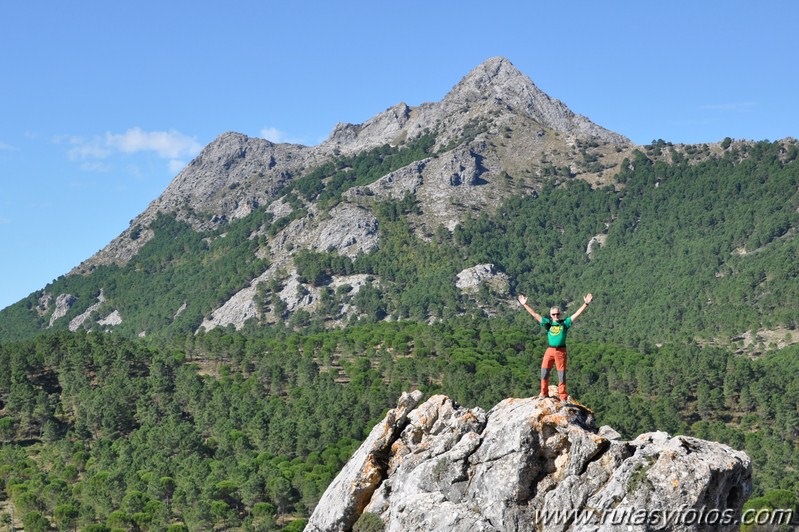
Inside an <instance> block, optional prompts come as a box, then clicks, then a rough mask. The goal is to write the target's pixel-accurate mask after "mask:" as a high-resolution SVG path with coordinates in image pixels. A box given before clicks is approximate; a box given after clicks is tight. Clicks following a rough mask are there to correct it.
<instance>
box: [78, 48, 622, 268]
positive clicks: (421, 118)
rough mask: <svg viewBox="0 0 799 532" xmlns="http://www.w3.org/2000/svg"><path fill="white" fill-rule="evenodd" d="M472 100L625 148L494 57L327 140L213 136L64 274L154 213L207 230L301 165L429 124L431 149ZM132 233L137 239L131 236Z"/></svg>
mask: <svg viewBox="0 0 799 532" xmlns="http://www.w3.org/2000/svg"><path fill="white" fill-rule="evenodd" d="M477 104H482V105H484V106H487V107H488V108H489V109H488V110H485V109H478V111H477V113H476V116H478V117H481V116H485V115H486V113H487V112H493V110H494V109H495V108H496V107H497V106H499V107H500V108H502V107H504V106H509V107H510V111H511V114H514V113H518V112H519V111H518V110H521V113H522V114H523V115H524V116H525V117H527V118H529V119H532V120H534V121H536V123H537V124H539V126H543V127H547V128H551V129H552V130H553V131H557V132H560V133H564V134H568V135H573V136H576V137H579V138H597V139H600V140H602V141H604V142H610V143H613V144H616V145H620V146H632V143H631V142H630V141H629V140H628V139H626V138H625V137H623V136H621V135H618V134H616V133H612V132H610V131H608V130H606V129H604V128H601V127H600V126H597V125H595V124H593V123H592V122H590V121H589V120H588V119H587V118H585V117H583V116H581V115H576V114H574V113H573V112H572V111H571V110H569V109H568V107H566V106H565V105H564V104H563V103H562V102H560V101H558V100H554V99H552V98H550V97H549V96H548V95H546V94H544V93H543V92H541V91H540V90H539V89H538V88H537V87H536V86H535V84H534V83H533V82H532V80H530V78H529V77H527V76H526V75H524V74H522V73H521V72H520V71H519V70H518V69H516V68H515V67H514V66H513V65H512V64H511V63H510V61H508V60H507V59H505V58H503V57H494V58H491V59H488V60H486V61H485V62H483V63H481V64H480V65H478V66H477V67H476V68H475V69H473V70H472V71H471V72H470V73H468V74H467V75H466V76H464V78H463V79H462V80H461V81H460V82H459V83H458V84H456V85H455V87H454V88H453V89H452V90H450V92H449V93H448V94H447V95H446V96H445V97H444V98H443V100H441V101H440V102H436V103H425V104H421V105H420V106H418V107H415V108H411V107H409V106H408V105H407V104H404V103H399V104H396V105H395V106H393V107H390V108H389V109H387V110H386V111H383V112H381V113H378V114H377V115H375V116H374V117H372V118H371V119H369V120H367V121H366V122H364V123H362V124H343V123H342V124H338V125H337V126H336V127H335V128H334V130H333V131H332V132H331V134H330V136H329V137H328V139H327V140H325V141H324V142H322V143H321V144H319V145H318V146H315V147H307V146H302V145H298V144H275V143H272V142H270V141H268V140H264V139H257V138H253V137H248V136H246V135H243V134H241V133H236V132H227V133H223V134H221V135H219V136H218V137H217V138H216V139H215V140H214V141H212V142H211V143H210V144H209V145H208V146H206V147H205V148H203V150H202V151H201V152H200V154H199V155H198V156H197V157H196V158H195V159H194V160H192V161H191V162H190V163H189V164H188V165H187V166H186V167H185V168H184V169H183V170H181V172H179V173H178V175H177V176H176V177H175V178H174V179H173V181H172V182H171V183H170V184H169V185H168V186H167V188H166V190H165V191H164V193H162V194H161V196H159V197H158V198H157V199H156V200H154V201H153V202H152V203H151V204H150V206H148V208H147V209H146V210H145V211H144V212H143V213H142V214H140V215H139V216H137V217H136V218H135V219H134V220H133V221H132V223H131V226H130V227H129V228H128V229H127V230H125V231H124V232H123V233H122V234H121V235H120V236H118V237H117V238H115V239H114V240H113V241H112V242H111V243H110V244H109V245H108V246H106V247H105V248H103V249H102V250H101V251H100V252H98V253H97V254H96V255H95V256H93V257H90V258H89V259H87V260H86V261H84V262H83V263H81V264H80V265H78V266H77V267H76V268H74V269H73V270H72V271H71V272H69V273H70V274H78V273H85V272H87V271H90V270H91V268H92V267H93V266H96V265H100V264H111V263H113V264H118V265H124V264H126V263H127V261H128V260H130V258H131V257H132V256H133V255H135V253H136V252H137V250H138V249H139V248H140V247H141V245H143V244H144V243H146V242H147V241H148V240H149V238H150V237H151V233H149V232H148V231H147V230H146V227H147V226H148V225H149V223H151V222H152V220H153V219H154V217H155V214H156V213H158V212H178V213H182V211H181V209H185V208H186V207H189V208H190V209H191V210H192V211H198V212H201V213H209V214H210V215H211V218H210V219H209V220H198V219H196V216H191V215H189V214H183V215H182V216H180V215H179V217H180V218H183V219H186V220H187V221H190V222H191V223H192V225H194V226H195V227H196V228H198V229H201V228H208V227H212V226H213V225H215V224H218V223H220V222H224V221H225V220H227V219H229V218H233V219H235V218H240V217H243V216H246V215H247V214H249V213H250V212H252V210H253V209H254V208H257V207H258V206H260V205H264V204H268V203H270V202H271V201H273V200H274V199H276V196H277V194H278V192H279V191H280V190H281V189H282V188H283V186H284V185H285V184H286V183H287V182H289V181H291V180H292V179H293V178H296V177H297V176H298V175H299V174H301V173H302V172H303V171H304V170H307V169H308V168H311V167H313V166H318V165H320V164H323V163H324V162H327V161H329V160H330V159H331V158H332V157H334V156H335V155H334V154H352V153H357V152H359V151H363V150H367V149H371V148H376V147H378V146H381V145H384V144H389V145H399V144H402V143H405V142H407V141H408V140H412V139H414V138H418V137H419V136H421V135H422V134H424V131H425V130H427V129H430V127H431V126H432V127H434V128H436V129H438V130H443V131H444V133H443V134H441V135H439V138H438V139H437V145H436V147H437V148H441V147H442V146H443V145H445V144H446V143H449V142H452V141H453V139H454V138H456V137H457V136H458V135H459V134H461V133H462V132H463V130H464V128H466V127H467V123H468V122H469V121H470V120H474V117H475V112H460V113H459V112H458V111H459V110H463V109H466V108H468V107H469V106H475V105H477ZM506 111H507V110H506ZM457 115H460V116H457ZM452 117H455V118H452ZM226 187H227V189H226ZM235 189H241V190H238V191H237V190H235ZM137 227H139V228H144V231H143V233H142V232H139V233H137V229H136V228H137ZM135 234H138V237H137V238H135V239H134V238H131V237H132V235H135Z"/></svg>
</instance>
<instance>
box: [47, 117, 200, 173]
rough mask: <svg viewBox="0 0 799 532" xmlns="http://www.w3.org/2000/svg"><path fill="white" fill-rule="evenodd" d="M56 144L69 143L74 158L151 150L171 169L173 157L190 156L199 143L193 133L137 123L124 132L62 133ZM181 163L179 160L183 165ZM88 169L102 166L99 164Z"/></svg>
mask: <svg viewBox="0 0 799 532" xmlns="http://www.w3.org/2000/svg"><path fill="white" fill-rule="evenodd" d="M54 142H56V143H58V144H67V145H69V146H71V148H70V149H69V152H68V155H69V158H70V160H73V161H98V160H102V159H108V158H109V157H112V156H114V155H116V154H136V153H145V152H149V153H153V154H155V155H156V156H157V157H159V158H161V159H169V160H170V162H169V168H170V170H171V169H173V168H174V167H175V164H174V163H175V161H176V160H178V159H180V158H181V157H193V156H195V155H196V154H197V153H199V151H200V149H201V148H202V146H201V145H200V143H199V142H197V140H196V139H195V138H194V137H189V136H188V135H185V134H183V133H181V132H179V131H175V130H174V129H171V130H169V131H144V130H143V129H141V128H139V127H134V128H131V129H128V130H127V131H125V132H124V133H111V132H107V133H105V135H96V136H94V137H90V138H86V137H81V136H61V137H57V138H55V139H54ZM182 164H183V163H181V166H182ZM84 167H86V168H87V169H95V170H105V169H106V167H105V166H103V165H100V164H97V165H95V166H94V167H92V166H91V165H88V166H87V165H86V164H84Z"/></svg>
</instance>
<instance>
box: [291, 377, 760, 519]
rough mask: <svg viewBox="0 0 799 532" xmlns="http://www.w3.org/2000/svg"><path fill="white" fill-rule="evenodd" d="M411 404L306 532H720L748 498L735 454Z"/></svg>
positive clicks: (435, 399) (553, 411) (574, 409)
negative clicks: (355, 529) (354, 530)
mask: <svg viewBox="0 0 799 532" xmlns="http://www.w3.org/2000/svg"><path fill="white" fill-rule="evenodd" d="M421 399H422V393H421V392H418V391H416V392H414V393H411V394H404V395H403V396H402V397H401V398H400V401H399V404H398V406H397V408H395V409H393V410H391V411H389V412H388V414H387V415H386V417H385V419H383V421H381V422H379V423H378V424H377V425H375V427H374V428H373V429H372V431H371V433H370V434H369V436H368V437H367V439H366V440H365V441H364V442H363V444H362V445H361V447H360V448H359V449H358V450H357V451H356V452H355V454H354V455H353V457H352V458H351V459H350V461H349V462H348V463H347V465H346V466H345V467H344V469H343V470H342V471H341V473H340V474H339V476H338V477H337V478H336V479H335V480H334V481H333V482H332V483H331V484H330V486H329V487H328V489H327V491H326V492H325V494H324V495H323V496H322V498H321V500H320V501H319V505H318V506H317V507H316V509H315V510H314V513H313V515H312V516H311V519H310V521H309V522H308V525H307V527H306V530H308V531H311V532H321V531H325V532H332V531H343V530H350V529H352V528H353V526H354V525H356V523H357V524H358V528H360V529H363V530H367V529H368V530H378V529H383V530H426V531H442V532H443V531H464V532H466V531H474V530H480V531H516V530H518V531H521V530H545V531H559V532H564V531H576V530H621V529H624V530H632V531H641V532H643V531H644V530H679V531H688V530H730V531H731V530H736V529H737V527H736V526H735V520H736V518H739V517H740V513H741V507H742V506H743V503H744V502H745V501H746V499H747V497H748V496H749V493H750V492H751V489H752V487H751V476H752V469H751V463H750V460H749V457H748V456H747V455H746V454H744V453H743V452H740V451H735V450H733V449H731V448H730V447H727V446H726V445H722V444H719V443H714V442H708V441H704V440H700V439H696V438H689V437H685V436H676V437H671V436H669V435H668V434H666V433H665V432H653V433H646V434H642V435H640V436H638V437H637V438H635V439H633V440H632V441H624V440H622V439H621V437H620V436H619V434H618V433H617V432H616V431H615V430H613V429H612V428H610V427H607V426H603V427H600V428H597V427H596V426H595V424H594V416H593V414H592V412H591V411H590V410H589V409H587V408H585V407H584V406H582V405H579V404H577V403H571V402H570V403H562V402H559V401H556V400H554V399H552V398H548V399H538V398H525V399H505V400H504V401H502V402H500V403H499V404H497V405H496V406H495V407H494V408H492V409H491V410H489V411H488V412H485V411H483V410H482V409H480V408H471V409H470V408H466V407H463V406H460V405H458V404H457V403H455V402H454V401H452V400H451V399H450V398H449V397H446V396H444V395H435V396H432V397H430V398H429V399H428V400H427V401H425V402H423V403H422V402H421ZM642 511H643V512H645V513H646V515H645V516H644V517H642V515H641V512H642ZM700 512H701V513H702V515H705V516H707V517H706V519H705V520H704V521H701V520H699V519H698V518H697V516H698V515H699V514H700ZM710 520H712V521H713V522H710ZM358 521H360V523H358ZM623 525H626V526H623ZM381 527H382V528H381Z"/></svg>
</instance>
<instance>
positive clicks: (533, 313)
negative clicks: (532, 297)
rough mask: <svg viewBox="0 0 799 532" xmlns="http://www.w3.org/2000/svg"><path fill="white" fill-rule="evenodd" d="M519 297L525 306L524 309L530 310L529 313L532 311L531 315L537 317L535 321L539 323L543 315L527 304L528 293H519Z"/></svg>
mask: <svg viewBox="0 0 799 532" xmlns="http://www.w3.org/2000/svg"><path fill="white" fill-rule="evenodd" d="M517 299H518V300H519V303H521V305H522V307H524V310H526V311H527V312H529V313H530V315H531V316H532V317H533V318H535V321H536V322H537V323H541V315H540V314H539V313H537V312H536V311H534V310H533V309H532V308H531V307H530V305H528V304H527V296H526V295H524V294H519V295H518V296H517Z"/></svg>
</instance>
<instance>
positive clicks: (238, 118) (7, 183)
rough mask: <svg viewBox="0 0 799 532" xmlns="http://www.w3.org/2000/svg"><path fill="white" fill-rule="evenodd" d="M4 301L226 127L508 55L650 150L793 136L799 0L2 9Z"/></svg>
mask: <svg viewBox="0 0 799 532" xmlns="http://www.w3.org/2000/svg"><path fill="white" fill-rule="evenodd" d="M0 12H1V13H2V17H1V18H0V49H2V50H3V53H2V54H0V56H1V57H0V72H2V78H0V253H2V260H1V261H0V308H4V307H5V306H7V305H9V304H12V303H14V302H16V301H18V300H20V299H21V298H23V297H25V296H27V295H28V294H30V293H31V292H33V291H35V290H38V289H40V288H43V287H44V286H45V285H47V284H48V283H49V282H50V281H52V280H53V279H55V278H57V277H59V276H60V275H63V274H65V273H67V272H68V271H69V270H70V269H71V268H72V267H74V266H76V265H77V264H79V263H80V262H81V261H83V260H84V259H86V258H88V257H90V256H91V255H93V254H94V253H95V252H97V251H98V250H100V249H102V248H103V247H105V245H106V244H108V242H110V241H111V240H112V239H113V238H114V237H116V236H117V235H118V234H119V233H121V232H122V231H123V230H124V229H125V228H126V227H127V226H128V224H129V222H130V220H131V219H133V218H134V217H135V216H136V215H138V214H139V213H140V212H142V211H143V210H144V209H145V208H146V207H147V205H148V204H149V203H150V202H151V201H152V200H154V199H155V198H157V197H158V196H159V195H160V194H161V192H162V191H163V190H164V189H165V188H166V186H167V185H168V184H169V182H170V181H171V180H172V178H173V177H174V176H175V175H176V174H177V173H178V172H179V170H180V169H181V168H182V167H183V166H184V165H185V164H186V163H188V162H189V161H190V160H191V159H192V158H193V157H194V156H195V155H197V153H198V152H199V150H200V149H202V147H203V146H205V145H206V144H208V143H209V142H211V141H212V140H213V139H214V138H216V137H217V136H218V135H220V134H221V133H224V132H226V131H238V132H241V133H244V134H247V135H250V136H260V137H265V138H269V139H270V140H273V141H276V142H281V141H282V142H299V143H303V144H308V145H313V144H317V143H319V142H320V141H321V140H323V139H324V138H326V137H327V136H328V134H329V133H330V132H331V131H332V130H333V128H334V127H335V125H336V124H337V123H339V122H350V123H361V122H363V121H365V120H367V119H369V118H370V117H372V116H374V115H375V114H377V113H379V112H381V111H383V110H385V109H386V108H388V107H390V106H392V105H394V104H396V103H398V102H406V103H407V104H409V105H419V104H421V103H423V102H429V101H438V100H440V99H441V98H443V97H444V95H445V94H446V93H447V92H448V91H449V90H450V89H451V88H452V87H453V86H454V85H455V84H456V83H458V81H460V79H461V78H462V77H463V76H464V75H466V74H467V73H468V72H469V71H470V70H471V69H472V68H474V67H475V66H477V65H478V64H479V63H481V62H482V61H484V60H486V59H488V58H490V57H493V56H504V57H506V58H508V59H509V60H510V61H511V62H512V63H513V64H514V65H515V66H516V67H517V68H519V69H520V70H521V71H522V72H524V73H525V74H527V75H528V76H530V78H531V79H532V80H533V81H534V82H535V83H536V85H538V87H539V88H541V89H542V90H543V91H545V92H546V93H548V94H549V95H550V96H552V97H554V98H557V99H559V100H561V101H563V102H564V103H565V104H566V105H568V106H569V107H570V108H571V109H572V110H573V111H575V112H577V113H579V114H583V115H585V116H587V117H588V118H590V119H591V120H593V121H594V122H596V123H598V124H600V125H602V126H604V127H606V128H608V129H611V130H613V131H616V132H618V133H621V134H623V135H626V136H627V137H629V138H630V139H632V140H633V141H635V142H637V143H639V144H644V143H648V142H650V141H651V140H653V139H658V138H662V139H665V140H667V141H671V142H675V143H700V142H717V141H720V140H722V139H723V138H724V137H727V136H729V137H733V138H745V139H755V140H763V139H768V140H776V139H780V138H784V137H788V136H792V137H797V136H799V105H797V94H799V69H797V68H796V61H795V58H796V51H797V49H799V42H797V41H799V39H797V38H796V37H795V35H796V21H797V20H799V2H794V1H788V0H785V1H768V0H764V1H762V2H751V1H746V2H744V1H726V2H720V1H702V0H700V1H696V0H693V1H691V2H688V1H679V0H678V1H675V2H668V3H652V2H639V1H635V2H633V1H607V2H597V1H571V2H552V1H550V2H538V1H533V0H527V1H517V2H514V1H504V0H494V1H493V2H477V1H471V0H461V1H458V2H455V1H448V2H445V1H441V2H435V1H433V0H427V1H424V2H423V1H417V0H410V1H405V2H393V3H388V2H376V1H374V0H372V1H341V2H335V1H331V0H328V1H302V0H293V1H291V2H288V1H286V2H277V1H271V2H266V1H262V2H256V1H239V0H228V1H226V2H208V1H204V0H194V1H182V0H170V1H163V0H160V1H158V2H156V1H151V0H139V1H137V2H106V1H103V2H100V1H95V0H92V1H80V0H76V1H75V2H52V1H50V2H44V1H41V0H27V1H25V2H5V3H4V5H3V7H2V10H0Z"/></svg>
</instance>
